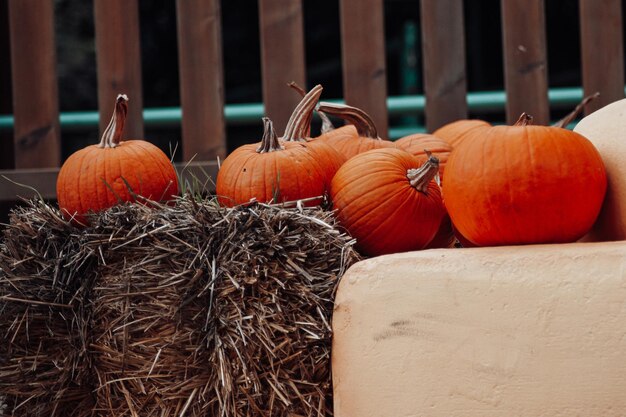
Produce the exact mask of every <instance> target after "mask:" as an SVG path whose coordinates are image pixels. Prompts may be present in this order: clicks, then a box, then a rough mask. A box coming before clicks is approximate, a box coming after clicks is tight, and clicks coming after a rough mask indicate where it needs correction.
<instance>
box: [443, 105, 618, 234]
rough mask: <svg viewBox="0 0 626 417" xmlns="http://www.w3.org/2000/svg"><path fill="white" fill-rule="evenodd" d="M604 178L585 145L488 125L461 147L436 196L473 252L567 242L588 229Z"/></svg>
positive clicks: (560, 132)
mask: <svg viewBox="0 0 626 417" xmlns="http://www.w3.org/2000/svg"><path fill="white" fill-rule="evenodd" d="M606 183H607V180H606V173H605V169H604V165H603V163H602V159H601V158H600V154H599V153H598V151H597V150H596V149H595V148H594V146H593V145H592V144H591V142H590V141H589V140H587V139H586V138H584V137H583V136H581V135H579V134H577V133H574V132H571V131H569V130H566V129H562V128H558V127H549V126H532V125H530V118H529V116H527V115H525V114H524V115H522V117H520V120H519V121H518V122H517V123H516V124H515V125H514V126H494V127H491V128H489V129H486V130H484V131H483V132H482V133H481V135H480V136H476V137H474V138H472V140H469V141H465V142H463V143H461V144H460V145H459V146H458V148H456V149H455V150H454V152H452V154H451V155H450V158H449V159H448V165H447V167H446V179H445V181H444V183H443V193H444V197H445V201H446V207H447V209H448V213H449V214H450V217H451V218H452V222H453V223H454V226H455V227H456V228H457V229H458V230H459V232H460V233H461V234H462V235H463V236H464V237H465V238H467V239H469V240H470V241H471V242H473V243H475V244H477V245H479V246H491V245H514V244H529V243H560V242H573V241H576V240H577V239H579V238H580V237H582V236H583V235H584V234H585V233H586V232H587V231H588V230H589V229H590V228H591V226H592V224H593V223H594V221H595V219H596V217H597V216H598V212H599V211H600V207H601V205H602V200H603V198H604V194H605V190H606Z"/></svg>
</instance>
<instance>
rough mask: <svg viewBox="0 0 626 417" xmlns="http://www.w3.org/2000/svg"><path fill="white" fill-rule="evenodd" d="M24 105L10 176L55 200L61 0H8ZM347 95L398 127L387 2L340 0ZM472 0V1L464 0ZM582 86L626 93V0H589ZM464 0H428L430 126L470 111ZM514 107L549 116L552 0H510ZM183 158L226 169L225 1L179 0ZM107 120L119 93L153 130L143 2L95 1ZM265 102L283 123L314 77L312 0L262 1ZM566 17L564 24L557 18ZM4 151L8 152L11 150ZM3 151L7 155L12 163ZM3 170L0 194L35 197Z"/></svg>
mask: <svg viewBox="0 0 626 417" xmlns="http://www.w3.org/2000/svg"><path fill="white" fill-rule="evenodd" d="M8 1H9V22H10V25H9V26H10V42H11V62H10V63H8V62H2V63H0V65H2V66H8V65H11V68H12V74H13V75H12V88H13V111H14V136H13V137H14V139H13V140H14V143H13V145H14V146H13V148H14V156H13V162H14V163H13V164H11V165H12V166H14V167H15V169H11V170H2V171H0V174H1V175H4V176H6V177H8V178H10V179H11V180H12V181H15V182H18V183H23V184H30V185H33V186H36V188H37V189H38V191H39V192H40V193H41V194H42V195H43V196H44V197H45V198H54V196H55V183H56V174H57V172H58V167H59V166H60V164H61V162H62V161H61V153H60V149H61V135H60V127H59V109H58V91H57V78H56V74H55V66H56V62H55V43H54V7H53V6H54V5H53V0H8ZM339 1H340V20H341V23H340V24H341V42H342V48H341V49H342V54H343V55H342V68H343V86H344V98H345V100H346V101H347V103H349V104H352V105H355V106H358V107H361V108H363V109H365V110H366V111H367V112H368V113H369V114H370V115H371V116H372V118H373V119H374V121H375V122H376V124H377V126H378V127H379V130H380V131H381V132H385V131H387V129H388V121H387V119H388V118H387V108H386V104H385V99H386V97H387V90H386V81H387V78H386V68H385V42H384V28H383V6H384V5H383V0H339ZM466 1H470V0H466ZM579 3H580V4H579V6H580V28H581V56H582V74H583V89H584V92H585V93H586V94H589V93H591V92H595V91H599V92H600V93H601V97H600V99H598V100H596V101H595V102H594V103H593V104H592V105H591V108H590V110H591V111H592V110H594V109H596V108H598V107H599V106H603V105H604V104H606V103H609V102H611V101H614V100H616V99H619V98H622V97H623V96H624V55H623V41H622V39H623V38H622V37H623V35H622V4H621V1H620V0H579ZM463 6H464V5H463V1H462V0H421V1H419V2H418V1H416V2H415V7H420V14H421V25H420V27H421V30H422V51H423V58H422V60H423V65H424V68H423V71H424V72H423V74H424V91H425V96H426V109H425V118H426V125H427V128H428V130H433V129H435V128H437V127H438V126H441V125H442V124H445V123H447V122H449V121H452V120H455V119H459V118H465V117H467V103H466V95H467V86H466V69H465V39H464V21H463ZM501 6H502V8H501V10H502V30H503V47H504V63H503V65H504V73H505V88H506V92H507V97H508V99H507V103H506V113H507V119H508V121H509V122H512V121H514V120H515V119H516V118H517V116H518V115H519V114H520V113H521V112H522V111H527V112H530V113H532V114H533V115H534V116H535V119H536V120H537V121H538V122H540V123H541V122H543V123H546V122H548V120H549V103H548V82H547V65H548V63H547V54H546V34H545V25H546V22H545V15H544V9H545V8H544V0H501ZM176 10H177V20H178V25H177V27H178V33H177V36H178V46H179V48H178V49H179V57H178V60H179V69H180V97H181V104H182V109H183V118H182V148H183V160H190V159H191V158H192V156H194V155H195V158H194V160H195V161H198V162H195V163H194V164H193V165H192V166H191V169H192V170H193V169H204V170H205V171H206V172H208V173H209V174H213V175H214V174H215V172H216V169H217V167H216V163H215V162H213V161H215V159H216V157H218V156H219V157H224V156H225V153H226V140H227V138H226V133H225V131H226V130H225V122H224V111H223V109H224V83H223V71H224V68H223V65H222V50H221V48H222V46H221V23H220V1H219V0H177V9H176ZM94 15H95V33H96V53H97V54H96V55H97V76H98V99H99V100H98V105H99V112H100V116H101V117H100V129H102V128H103V127H104V125H103V124H104V123H106V122H107V121H108V118H109V116H110V112H111V106H112V105H111V103H113V102H114V99H115V96H116V94H117V93H118V92H121V91H123V92H126V93H128V95H129V96H130V97H131V98H132V100H131V101H130V109H129V120H128V122H127V127H126V129H127V130H126V132H127V134H128V136H133V137H143V120H142V112H141V110H142V107H143V104H142V99H141V97H142V91H141V90H142V89H141V62H140V49H139V48H140V44H139V29H138V28H139V23H138V21H139V16H138V0H94ZM259 19H260V43H261V52H262V56H261V63H262V78H263V101H264V103H265V110H266V113H267V114H268V115H269V116H270V117H272V119H273V120H274V121H275V123H276V125H277V126H278V127H279V129H280V127H281V126H284V125H285V123H286V120H287V118H288V116H289V112H290V110H291V109H292V108H293V106H294V105H295V104H296V101H297V97H296V96H295V95H294V94H290V93H289V92H287V91H286V89H285V87H284V85H285V83H286V82H288V81H292V80H294V81H296V82H298V83H300V84H301V85H304V84H306V83H305V79H306V73H305V53H304V44H305V42H304V31H303V7H302V0H259ZM555 24H558V23H555ZM5 159H6V157H5ZM2 160H3V158H0V161H2ZM0 168H3V167H2V166H0ZM29 194H30V193H29V192H28V191H27V190H25V189H24V188H22V187H20V186H18V185H15V184H13V183H12V182H10V181H7V180H4V179H2V180H0V201H6V200H13V199H14V198H15V196H16V195H22V196H25V195H29Z"/></svg>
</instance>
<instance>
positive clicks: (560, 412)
mask: <svg viewBox="0 0 626 417" xmlns="http://www.w3.org/2000/svg"><path fill="white" fill-rule="evenodd" d="M333 329H334V332H335V333H334V342H333V358H332V362H333V382H334V387H335V413H336V414H335V415H336V417H373V416H389V417H409V416H411V417H413V416H446V417H459V416H490V417H492V416H502V417H505V416H506V417H510V416H543V417H551V416H586V417H591V416H626V242H612V243H576V244H568V245H541V246H525V247H521V246H520V247H500V248H479V249H457V250H449V249H440V250H429V251H422V252H414V253H407V254H399V255H390V256H385V257H379V258H374V259H370V260H366V261H363V262H360V263H358V264H356V265H354V266H353V267H352V268H351V269H350V270H349V271H348V272H347V273H346V275H345V276H344V277H343V280H342V282H341V284H340V287H339V290H338V293H337V299H336V307H335V313H334V317H333Z"/></svg>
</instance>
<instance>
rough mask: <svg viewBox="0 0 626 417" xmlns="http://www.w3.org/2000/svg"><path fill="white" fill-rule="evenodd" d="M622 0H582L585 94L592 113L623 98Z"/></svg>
mask: <svg viewBox="0 0 626 417" xmlns="http://www.w3.org/2000/svg"><path fill="white" fill-rule="evenodd" d="M622 25H623V24H622V2H621V1H620V0H580V41H581V58H582V74H583V89H584V92H585V95H589V94H593V93H595V92H596V91H599V92H600V97H598V98H597V99H596V100H594V101H592V102H591V103H589V105H588V106H587V107H586V112H587V113H591V112H593V111H595V110H597V109H599V108H600V107H603V106H605V105H607V104H609V103H611V102H613V101H615V100H619V99H622V98H624V41H623V26H622Z"/></svg>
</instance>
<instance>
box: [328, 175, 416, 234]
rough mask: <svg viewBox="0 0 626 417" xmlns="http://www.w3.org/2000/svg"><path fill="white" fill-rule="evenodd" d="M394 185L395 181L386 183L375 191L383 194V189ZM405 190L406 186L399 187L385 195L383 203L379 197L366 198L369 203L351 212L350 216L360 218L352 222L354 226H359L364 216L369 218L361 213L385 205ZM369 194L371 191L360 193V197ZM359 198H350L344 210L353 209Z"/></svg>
mask: <svg viewBox="0 0 626 417" xmlns="http://www.w3.org/2000/svg"><path fill="white" fill-rule="evenodd" d="M393 185H395V182H394V183H389V184H385V187H384V188H377V189H376V191H375V192H378V193H380V194H383V195H384V194H385V193H384V192H383V191H384V190H385V189H386V188H393ZM408 186H409V187H410V185H408ZM404 192H405V189H404V188H399V189H397V190H395V192H394V193H393V194H390V195H387V196H386V197H385V200H384V201H383V203H382V204H381V203H380V201H378V200H377V199H366V200H367V201H368V204H365V205H362V207H360V208H359V210H355V211H353V212H352V213H351V214H350V216H351V217H358V220H356V221H355V222H354V223H352V224H353V226H354V227H355V228H357V227H358V225H359V222H360V221H361V220H363V219H364V218H367V215H364V216H360V214H362V213H367V212H370V211H371V209H372V207H377V206H378V207H380V206H384V205H385V204H386V203H387V202H389V201H391V200H393V199H395V198H396V197H397V196H398V194H401V193H404ZM369 194H370V193H368V194H361V195H360V197H359V199H360V198H365V197H367V196H368V195H369ZM336 195H337V194H336ZM359 199H357V198H355V199H351V200H350V201H349V202H348V203H347V204H346V205H345V206H344V207H343V209H342V211H344V212H345V211H349V210H350V209H351V208H352V207H353V206H354V205H355V204H357V203H359Z"/></svg>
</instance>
